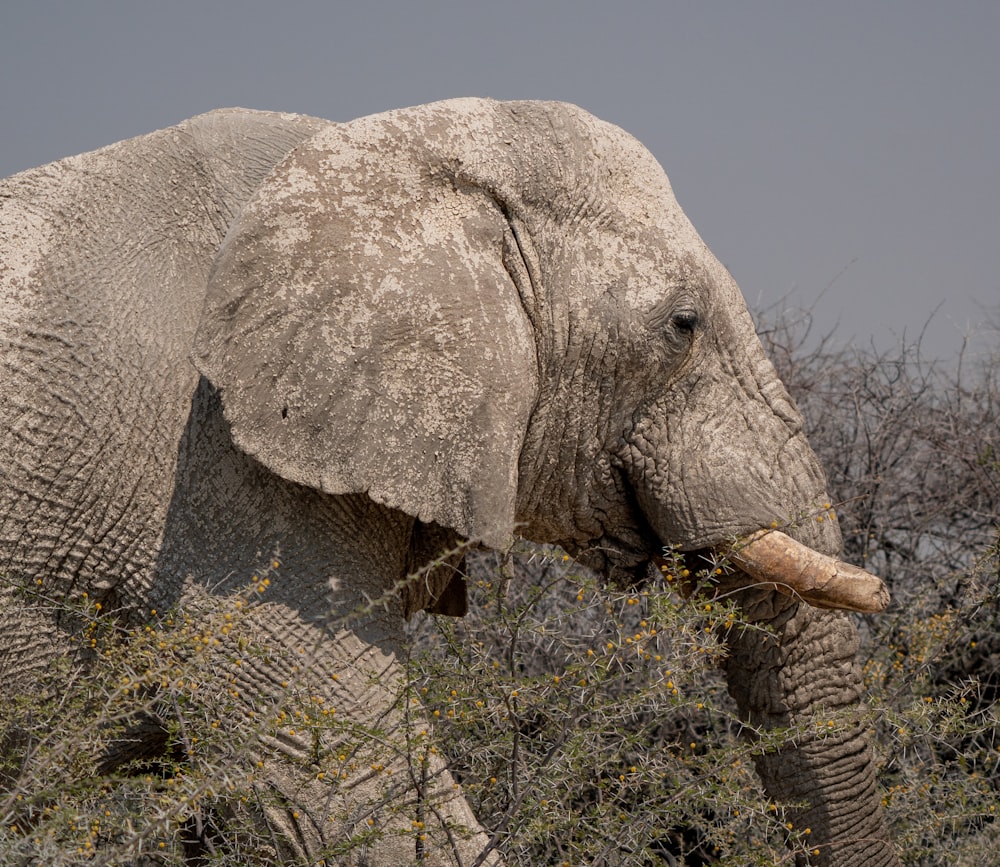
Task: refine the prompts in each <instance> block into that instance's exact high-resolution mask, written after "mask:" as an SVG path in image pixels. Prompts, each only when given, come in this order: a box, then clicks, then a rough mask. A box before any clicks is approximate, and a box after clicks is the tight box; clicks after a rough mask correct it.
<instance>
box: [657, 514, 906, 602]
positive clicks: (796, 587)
mask: <svg viewBox="0 0 1000 867" xmlns="http://www.w3.org/2000/svg"><path fill="white" fill-rule="evenodd" d="M680 558H681V564H682V565H681V570H680V571H681V577H682V578H683V580H684V583H685V585H686V586H687V587H688V588H691V589H693V587H694V586H695V585H696V584H697V582H698V580H699V576H700V577H701V578H702V579H703V580H707V581H709V582H712V583H716V584H723V585H729V586H732V585H735V586H740V587H744V586H748V585H754V586H758V587H765V588H770V589H773V590H776V591H778V592H779V593H783V594H785V595H787V596H791V597H793V598H794V599H797V600H800V601H802V602H806V603H807V604H809V605H812V606H813V607H815V608H826V609H834V610H843V611H857V612H860V613H862V614H875V613H878V612H880V611H884V610H885V608H886V607H887V606H888V604H889V601H890V596H889V590H888V588H887V587H886V586H885V584H884V583H883V581H882V579H881V578H879V577H878V576H876V575H872V574H871V573H870V572H866V571H865V570H864V569H861V568H859V567H857V566H853V565H851V564H850V563H845V562H843V561H842V560H838V559H837V558H836V557H831V556H829V555H827V554H822V553H820V552H819V551H816V550H814V549H813V548H809V547H808V546H806V545H803V544H802V543H801V542H797V541H795V540H794V539H793V538H792V537H791V536H788V535H786V534H785V533H782V532H780V531H778V530H760V531H758V532H756V533H751V534H750V535H749V536H745V537H743V538H741V539H739V540H737V541H736V542H735V543H733V544H731V545H727V546H724V547H717V548H703V549H700V550H697V551H687V552H684V553H682V554H681V555H680ZM653 562H654V563H655V564H656V565H658V566H659V567H660V568H661V569H662V570H664V571H668V572H670V571H674V572H676V571H677V566H678V565H679V564H678V563H677V562H676V561H673V562H671V561H668V560H666V559H665V558H663V557H654V558H653Z"/></svg>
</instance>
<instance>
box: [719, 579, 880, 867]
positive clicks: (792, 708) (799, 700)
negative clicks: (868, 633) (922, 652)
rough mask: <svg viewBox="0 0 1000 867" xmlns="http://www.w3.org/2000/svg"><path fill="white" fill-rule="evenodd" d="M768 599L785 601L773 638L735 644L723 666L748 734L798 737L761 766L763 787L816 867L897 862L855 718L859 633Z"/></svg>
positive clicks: (746, 634)
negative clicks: (779, 806) (782, 732)
mask: <svg viewBox="0 0 1000 867" xmlns="http://www.w3.org/2000/svg"><path fill="white" fill-rule="evenodd" d="M746 592H747V593H749V594H751V595H756V594H757V593H759V589H757V590H748V591H746ZM771 596H772V599H773V601H774V602H777V603H778V605H777V606H776V608H777V609H778V610H777V612H776V614H775V616H774V617H773V619H772V620H771V623H770V625H771V626H772V628H773V631H772V632H764V631H762V630H757V629H748V630H745V631H743V632H742V633H740V634H738V635H734V636H731V637H730V648H731V651H732V652H731V653H730V655H729V658H728V660H727V662H726V676H727V680H728V686H729V691H730V694H731V695H732V696H733V697H734V699H735V700H736V703H737V705H738V707H739V710H740V714H741V716H742V717H743V719H744V720H746V722H747V724H748V726H749V728H750V730H751V731H753V732H756V733H757V735H758V736H760V737H762V738H766V736H767V732H768V731H769V730H781V729H789V728H790V729H791V730H792V731H791V736H790V737H789V738H787V740H786V744H785V745H783V746H781V747H780V748H779V749H777V750H774V749H772V748H770V747H768V748H766V749H762V751H761V752H760V753H759V754H758V755H757V757H756V758H755V763H756V766H757V771H758V773H759V774H760V777H761V779H762V781H763V783H764V787H765V789H766V791H767V792H768V794H769V795H770V797H772V798H774V799H775V800H776V801H778V802H780V803H782V804H785V805H786V809H787V812H788V815H789V817H790V819H791V821H792V824H793V827H794V829H795V830H797V831H798V832H799V833H800V834H801V835H802V836H801V837H800V839H801V840H803V841H804V842H805V845H806V846H807V848H808V851H809V853H810V855H809V863H813V864H821V865H837V867H848V865H859V867H860V865H866V867H878V865H895V864H898V863H899V861H898V859H897V857H896V855H895V852H894V850H893V847H892V845H891V843H890V842H889V838H888V834H887V832H886V829H885V824H884V819H883V816H882V810H881V807H880V805H879V798H878V793H877V790H876V778H875V763H874V757H873V755H872V751H871V748H870V746H869V744H868V740H867V736H866V734H865V727H864V725H863V722H862V720H861V719H860V714H859V713H858V710H857V708H858V707H859V706H860V702H861V691H862V686H861V684H862V681H861V677H860V672H859V671H858V670H857V664H856V662H855V654H856V652H857V649H858V639H857V630H856V629H855V627H854V625H853V624H852V623H851V621H850V619H849V616H848V615H845V614H844V613H842V612H838V611H824V610H819V609H817V608H813V607H810V606H808V605H802V604H798V605H796V604H794V603H792V602H791V601H790V600H787V598H786V597H780V596H775V595H774V594H773V593H772V594H771ZM782 600H784V601H782Z"/></svg>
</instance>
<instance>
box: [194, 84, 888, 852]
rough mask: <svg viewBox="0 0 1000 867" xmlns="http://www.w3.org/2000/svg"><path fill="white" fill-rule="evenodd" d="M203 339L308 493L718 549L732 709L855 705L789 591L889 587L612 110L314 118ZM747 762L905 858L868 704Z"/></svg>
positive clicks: (548, 533)
mask: <svg viewBox="0 0 1000 867" xmlns="http://www.w3.org/2000/svg"><path fill="white" fill-rule="evenodd" d="M194 359H195V363H196V366H197V367H198V369H199V371H200V372H201V373H202V374H203V376H204V377H205V378H206V379H207V380H208V381H209V382H210V383H211V384H212V385H213V386H214V387H215V389H217V390H218V393H219V394H220V395H221V400H222V404H223V406H224V411H225V417H226V420H227V422H228V424H229V426H230V430H231V435H232V437H233V440H234V442H235V443H236V444H237V446H238V447H239V449H241V450H242V451H243V452H245V453H246V454H248V455H250V456H252V457H253V458H254V459H255V460H256V461H257V462H259V463H260V464H261V465H263V467H266V468H267V469H268V470H270V471H271V472H272V473H274V474H276V475H277V476H280V477H281V478H283V479H286V480H289V481H291V482H294V483H296V484H298V485H301V486H305V487H306V488H309V489H314V490H316V491H320V492H323V493H324V494H326V495H332V496H335V497H339V496H345V495H357V494H364V495H367V497H368V498H370V499H371V500H373V501H375V502H376V503H378V504H381V505H383V506H385V507H388V508H389V509H392V510H397V511H398V512H402V513H405V514H406V515H409V516H412V518H414V519H418V520H419V522H421V523H422V525H423V526H427V527H436V528H439V529H441V530H443V531H444V532H445V533H446V534H448V533H451V534H454V535H457V536H459V537H463V538H466V539H469V540H474V541H476V542H481V543H483V544H485V545H487V546H494V547H502V546H505V545H506V544H508V542H509V541H510V539H511V538H512V536H513V535H515V534H519V535H522V536H524V537H527V538H529V539H533V540H536V541H539V542H550V543H556V544H559V545H561V546H563V547H564V548H565V549H566V550H567V551H569V552H571V553H574V554H576V555H578V556H579V557H580V558H581V559H583V560H584V561H585V562H587V563H589V564H591V565H593V566H595V567H597V568H598V569H599V570H601V571H603V572H604V573H606V574H608V575H610V576H612V577H620V576H629V575H633V574H638V573H641V572H642V570H644V569H645V568H646V566H647V564H648V563H649V562H650V560H651V559H653V558H655V557H657V556H658V555H661V554H662V553H663V550H664V548H665V547H668V548H673V549H676V550H679V551H681V552H685V554H686V556H688V557H691V558H695V557H697V555H698V554H699V553H701V554H705V553H707V552H715V554H716V555H718V553H719V552H722V553H731V554H732V562H733V564H734V567H735V568H734V569H733V570H732V573H731V574H730V575H729V576H727V577H726V578H725V579H724V580H725V581H726V582H728V583H729V584H730V585H732V586H737V585H751V586H748V587H746V588H745V589H742V590H740V591H739V592H740V593H741V598H742V599H743V603H744V606H745V607H746V609H747V611H748V613H749V614H751V615H752V616H754V617H756V618H758V619H761V620H766V621H767V622H769V623H770V625H771V626H772V627H773V634H771V635H767V634H765V633H763V632H762V633H754V634H747V635H744V636H740V637H734V638H733V639H732V641H731V656H730V661H729V663H728V672H729V677H730V688H731V691H732V692H733V694H734V696H735V697H736V699H737V702H738V704H739V705H740V707H741V710H742V712H743V713H744V714H745V715H746V716H747V718H748V719H749V720H750V721H752V722H753V724H754V725H758V726H765V727H770V726H781V725H787V724H792V723H798V722H802V721H804V720H808V719H809V718H810V716H811V715H812V714H815V713H818V712H821V711H822V712H824V713H827V714H829V713H830V712H832V711H836V710H845V709H850V708H851V707H853V706H855V705H856V704H857V703H858V702H859V699H860V693H861V685H860V676H859V672H858V670H857V667H856V665H855V662H854V655H855V653H856V650H857V638H856V630H855V627H854V626H853V624H852V622H851V621H850V620H849V619H848V617H847V616H846V615H844V614H843V613H840V612H835V611H833V612H831V611H823V610H818V609H817V608H815V607H812V606H810V605H806V604H802V599H803V598H805V599H807V600H809V601H811V602H813V603H814V604H815V605H818V606H820V607H822V608H834V609H836V608H853V609H856V610H878V609H880V608H881V607H884V605H885V604H886V602H887V597H886V596H885V595H884V590H883V589H882V587H881V584H880V583H879V582H878V581H877V579H874V578H872V577H871V576H867V575H865V574H864V573H861V572H860V570H856V571H852V570H851V569H850V567H847V566H846V565H844V564H841V563H838V562H837V561H836V560H835V559H833V558H835V557H836V556H837V555H838V554H839V553H840V547H841V542H840V536H839V531H838V529H837V525H836V519H835V517H834V516H833V513H832V511H831V508H830V504H829V502H828V496H827V493H826V491H825V482H824V477H823V473H822V471H821V468H820V466H819V464H818V462H817V459H816V458H815V456H814V455H813V453H812V451H811V450H810V448H809V446H808V444H807V442H806V439H805V437H804V435H803V432H802V422H801V418H800V416H799V413H798V411H797V409H796V408H795V406H794V404H793V402H792V401H791V399H790V398H789V396H788V394H787V393H786V391H785V389H784V387H783V386H782V384H781V382H780V381H779V380H778V378H777V375H776V373H775V371H774V369H773V368H772V366H771V364H770V363H769V361H768V360H767V358H766V357H765V354H764V352H763V349H762V347H761V345H760V343H759V341H758V339H757V337H756V335H755V331H754V326H753V323H752V321H751V318H750V316H749V314H748V312H747V310H746V307H745V304H744V302H743V299H742V297H741V294H740V292H739V290H738V288H737V286H736V285H735V283H734V281H733V279H732V278H731V276H730V275H729V273H728V272H727V271H726V269H725V268H724V267H722V266H721V265H720V263H719V262H718V261H717V260H716V259H715V258H714V257H713V256H712V254H711V253H710V252H709V250H708V249H707V247H706V246H705V245H704V243H703V242H702V240H701V239H700V238H699V236H698V235H697V233H696V232H695V230H694V229H693V228H692V226H691V224H690V223H689V222H688V220H687V218H686V217H685V215H684V214H683V212H682V211H681V209H680V207H679V206H678V205H677V203H676V201H675V199H674V196H673V194H672V191H671V188H670V186H669V183H668V180H667V178H666V176H665V175H664V173H663V171H662V170H661V168H660V167H659V165H658V164H657V163H656V161H655V160H654V158H653V157H652V156H651V155H650V154H649V153H648V152H647V151H646V150H645V149H644V148H643V147H642V146H641V145H640V144H638V143H637V142H636V141H635V140H634V139H632V138H631V137H629V136H628V135H627V134H626V133H624V132H622V131H621V130H619V129H617V128H616V127H613V126H611V125H609V124H606V123H603V122H601V121H598V120H596V119H595V118H593V117H591V116H589V115H587V114H586V113H585V112H583V111H581V110H579V109H577V108H574V107H572V106H568V105H562V104H555V103H528V102H513V103H496V102H491V101H483V100H455V101H449V102H444V103H439V104H434V105H430V106H423V107H419V108H415V109H407V110H401V111H394V112H389V113H386V114H381V115H375V116H372V117H369V118H362V119H360V120H357V121H354V122H352V123H349V124H344V125H335V126H329V127H326V128H324V129H322V130H320V131H319V132H318V133H317V134H316V135H315V136H313V137H312V138H311V139H309V140H307V141H306V142H304V143H303V144H301V145H300V146H299V147H297V148H296V149H295V150H294V151H292V152H291V154H290V155H289V156H288V157H287V158H286V159H285V160H284V162H282V163H280V164H279V165H278V166H277V168H276V169H275V170H274V171H273V172H272V173H271V175H270V176H269V177H268V179H267V180H266V181H264V183H263V184H262V185H261V186H260V187H259V189H258V190H257V191H256V193H255V195H254V196H253V197H252V198H251V199H250V201H249V202H248V204H247V205H246V207H245V208H244V209H243V211H242V212H241V214H240V215H239V217H238V218H237V220H236V221H235V223H234V224H233V225H232V226H231V228H230V230H229V233H228V235H227V237H226V239H225V241H224V243H223V245H222V247H221V250H220V252H219V255H218V257H217V259H216V261H215V265H214V269H213V272H212V276H211V279H210V282H209V289H208V295H207V301H206V304H205V308H204V312H203V316H202V320H201V325H200V328H199V330H198V334H197V337H196V340H195V344H194ZM772 528H780V529H781V530H782V531H783V534H782V535H779V534H775V533H766V532H765V533H761V531H768V530H770V529H772ZM793 540H796V541H793ZM783 563H784V565H782V564H783ZM776 589H783V590H785V591H786V593H785V594H776V593H775V590H776ZM788 593H790V594H791V595H788ZM759 769H760V772H761V774H762V777H763V779H764V782H765V785H766V787H767V788H768V790H769V791H770V792H771V793H772V795H773V796H774V797H776V798H780V799H782V800H785V801H788V802H790V803H792V804H793V807H792V811H793V815H794V816H795V821H796V823H805V824H807V825H809V826H810V827H811V829H812V832H813V836H812V838H811V839H812V840H815V841H816V844H817V849H818V851H819V853H820V854H819V855H818V856H817V862H818V863H836V864H853V863H857V864H861V863H864V864H879V863H893V861H894V855H893V854H892V851H891V847H890V846H889V845H888V844H887V842H886V835H885V831H884V828H883V827H882V820H881V816H880V812H879V808H878V804H877V799H876V793H875V782H874V769H873V759H872V756H871V752H870V750H869V748H868V746H867V744H866V740H865V736H864V733H863V731H862V729H861V725H860V723H859V722H854V723H852V724H850V725H849V726H848V727H847V729H846V732H845V733H844V734H843V735H842V736H841V737H837V738H832V737H828V738H824V739H822V740H818V739H817V740H809V739H808V738H806V739H800V740H798V741H797V742H796V743H795V744H794V745H791V746H789V747H787V748H785V749H783V750H782V751H781V752H779V753H776V754H767V755H765V756H763V757H762V758H761V759H760V762H759Z"/></svg>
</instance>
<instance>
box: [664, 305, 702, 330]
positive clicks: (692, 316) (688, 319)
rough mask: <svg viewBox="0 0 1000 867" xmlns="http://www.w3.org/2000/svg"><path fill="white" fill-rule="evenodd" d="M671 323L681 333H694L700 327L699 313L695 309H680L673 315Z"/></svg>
mask: <svg viewBox="0 0 1000 867" xmlns="http://www.w3.org/2000/svg"><path fill="white" fill-rule="evenodd" d="M670 324H671V325H673V326H674V328H675V329H677V331H679V332H680V333H681V334H687V335H691V334H694V332H695V330H696V329H697V328H698V314H697V313H695V312H694V311H693V310H678V311H676V312H675V313H673V314H672V315H671V317H670Z"/></svg>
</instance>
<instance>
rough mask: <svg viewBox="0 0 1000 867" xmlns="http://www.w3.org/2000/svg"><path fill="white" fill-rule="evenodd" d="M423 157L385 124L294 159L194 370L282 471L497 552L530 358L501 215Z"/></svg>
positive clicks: (228, 261) (231, 250) (273, 181)
mask: <svg viewBox="0 0 1000 867" xmlns="http://www.w3.org/2000/svg"><path fill="white" fill-rule="evenodd" d="M382 117H387V118H391V117H392V116H391V115H387V116H382ZM425 141H426V139H425V137H424V136H423V135H422V134H420V131H419V130H415V129H410V130H406V129H400V128H399V127H398V126H396V125H394V124H393V123H392V122H391V121H390V120H380V119H379V117H378V116H377V117H376V118H373V119H366V120H364V121H359V122H355V123H353V124H345V125H341V126H337V127H332V128H330V129H327V130H324V131H323V132H321V133H319V134H318V135H317V136H315V137H314V138H312V139H310V140H309V141H307V142H306V143H304V144H303V145H301V146H300V147H299V148H298V149H297V150H296V151H294V152H293V153H292V154H291V155H289V157H288V158H286V160H285V161H284V162H283V163H282V164H280V165H279V166H278V167H277V168H276V169H275V171H274V172H273V173H272V175H271V176H270V177H269V178H268V179H267V180H266V181H265V182H264V184H263V185H262V186H261V188H260V189H259V191H258V192H257V194H256V195H255V196H254V198H253V199H252V200H251V202H250V203H248V205H247V207H246V208H245V209H244V211H243V213H242V214H241V216H240V217H239V219H238V220H237V221H236V223H235V224H234V226H233V227H232V229H231V230H230V232H229V235H228V236H227V238H226V240H225V242H224V243H223V247H222V249H221V251H220V253H219V256H218V259H217V262H216V265H215V269H214V272H213V276H212V278H211V281H210V285H209V290H208V296H207V300H206V305H205V309H204V312H203V318H202V322H201V325H200V328H199V331H198V335H197V338H196V342H195V350H194V360H195V363H196V365H197V367H198V368H199V370H200V371H201V373H202V374H203V375H204V376H206V377H207V378H208V379H209V380H210V381H211V382H212V384H213V385H214V386H215V387H216V388H217V389H218V390H219V391H220V393H221V396H222V401H223V404H224V407H225V413H226V418H227V420H228V421H229V423H230V426H231V429H232V435H233V438H234V441H235V442H236V443H237V445H238V446H239V447H240V448H242V449H243V450H244V451H245V452H247V453H248V454H250V455H252V456H253V457H254V458H256V459H257V460H258V461H259V462H260V463H262V464H263V465H265V466H266V467H267V468H269V469H270V470H271V471H273V472H275V473H278V474H280V475H281V476H283V477H285V478H287V479H290V480H292V481H294V482H298V483H300V484H303V485H308V486H311V487H313V488H317V489H320V490H322V491H325V492H327V493H330V494H346V493H354V492H357V493H367V494H368V495H369V496H370V497H371V498H372V499H373V500H375V501H377V502H379V503H382V504H384V505H387V506H390V507H392V508H396V509H400V510H402V511H404V512H406V513H408V514H410V515H413V516H415V517H417V518H419V519H420V520H421V521H424V522H434V523H436V524H439V525H441V526H444V527H450V528H452V529H454V530H456V531H458V532H459V533H461V534H462V535H464V536H466V537H468V538H471V539H477V540H481V541H483V542H484V543H486V544H488V545H491V546H501V545H503V544H505V543H506V542H507V540H508V539H509V537H510V534H511V532H512V530H513V526H514V513H515V497H516V493H517V481H518V478H517V467H518V457H519V453H520V450H521V445H522V440H523V437H524V433H525V429H526V426H527V422H528V416H529V413H530V410H531V407H532V406H533V404H534V401H535V396H536V390H537V370H536V357H535V344H534V338H533V335H532V332H531V328H530V325H529V322H528V319H527V316H526V315H525V312H524V309H523V307H522V305H521V301H520V298H519V295H518V292H517V289H516V287H515V285H514V283H513V282H512V280H511V278H510V276H509V274H508V272H507V270H506V269H505V267H504V261H505V255H506V254H507V253H509V251H510V249H511V246H512V244H513V241H512V239H511V233H510V227H509V225H508V223H507V221H506V220H505V219H504V216H503V214H502V212H501V208H500V206H499V205H498V204H497V202H496V201H495V199H494V198H493V197H491V195H490V194H489V193H488V192H487V191H486V190H484V189H481V188H479V187H477V186H476V185H475V184H471V183H467V182H460V181H456V180H454V174H453V172H450V171H449V170H448V169H447V167H446V166H445V165H444V162H443V160H441V159H440V158H437V159H435V158H434V157H432V156H431V155H430V151H429V149H428V147H427V145H426V144H425ZM505 251H506V252H505Z"/></svg>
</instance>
